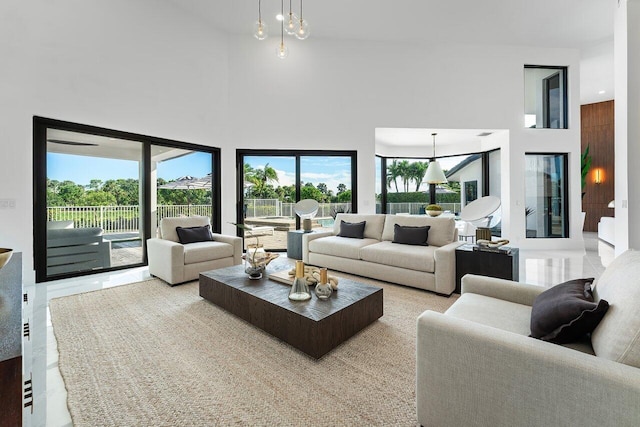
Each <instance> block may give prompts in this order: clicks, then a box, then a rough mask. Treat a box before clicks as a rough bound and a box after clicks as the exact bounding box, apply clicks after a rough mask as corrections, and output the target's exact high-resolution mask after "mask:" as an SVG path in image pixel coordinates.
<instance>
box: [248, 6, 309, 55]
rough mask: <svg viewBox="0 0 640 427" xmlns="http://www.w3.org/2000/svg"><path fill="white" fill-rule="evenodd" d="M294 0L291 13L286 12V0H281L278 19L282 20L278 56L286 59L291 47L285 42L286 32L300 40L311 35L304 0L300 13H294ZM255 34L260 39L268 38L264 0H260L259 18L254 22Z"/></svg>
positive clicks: (290, 7) (290, 8)
mask: <svg viewBox="0 0 640 427" xmlns="http://www.w3.org/2000/svg"><path fill="white" fill-rule="evenodd" d="M292 2H293V0H289V13H287V14H285V12H284V0H280V13H279V14H278V15H276V20H277V21H280V43H279V44H278V46H277V48H276V56H277V57H278V58H280V59H284V58H286V57H287V56H288V55H289V48H288V47H287V46H286V45H285V43H284V35H285V33H286V34H287V35H290V36H295V37H296V38H297V39H298V40H306V39H307V38H308V37H309V30H310V29H309V23H308V22H307V20H306V19H304V18H303V15H302V0H300V14H299V15H296V14H295V13H293V6H292ZM253 36H254V37H255V38H256V39H258V40H264V39H266V38H267V24H266V23H265V21H264V20H263V19H262V0H258V20H257V21H256V23H255V24H254V31H253Z"/></svg>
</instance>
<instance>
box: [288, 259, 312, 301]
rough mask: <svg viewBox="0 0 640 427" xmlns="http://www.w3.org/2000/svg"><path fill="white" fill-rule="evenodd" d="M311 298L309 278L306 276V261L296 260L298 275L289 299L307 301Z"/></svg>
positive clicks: (294, 280)
mask: <svg viewBox="0 0 640 427" xmlns="http://www.w3.org/2000/svg"><path fill="white" fill-rule="evenodd" d="M310 298H311V292H310V291H309V285H308V284H307V279H305V278H304V262H302V261H296V276H295V279H293V284H292V285H291V290H290V291H289V299H290V300H292V301H306V300H308V299H310Z"/></svg>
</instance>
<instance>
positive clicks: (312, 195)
mask: <svg viewBox="0 0 640 427" xmlns="http://www.w3.org/2000/svg"><path fill="white" fill-rule="evenodd" d="M324 196H325V195H324V194H322V192H321V191H320V190H318V189H317V188H316V187H314V186H313V184H312V183H311V182H307V183H306V184H305V185H303V186H302V187H300V200H302V199H313V200H316V201H318V202H322V201H324Z"/></svg>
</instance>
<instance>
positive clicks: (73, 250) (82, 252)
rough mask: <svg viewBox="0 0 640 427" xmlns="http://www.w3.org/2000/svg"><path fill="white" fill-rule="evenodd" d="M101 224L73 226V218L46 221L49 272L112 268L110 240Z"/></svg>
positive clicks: (58, 272)
mask: <svg viewBox="0 0 640 427" xmlns="http://www.w3.org/2000/svg"><path fill="white" fill-rule="evenodd" d="M102 233H103V230H102V228H100V227H86V228H74V223H73V221H50V222H49V224H47V275H49V276H51V275H55V274H64V273H72V272H77V271H87V270H94V269H99V268H108V267H111V242H109V241H106V240H104V239H103V236H102Z"/></svg>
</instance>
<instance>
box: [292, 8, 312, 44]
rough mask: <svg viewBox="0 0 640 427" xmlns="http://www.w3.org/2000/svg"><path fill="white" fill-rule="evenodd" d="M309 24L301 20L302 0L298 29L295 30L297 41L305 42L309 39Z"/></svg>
mask: <svg viewBox="0 0 640 427" xmlns="http://www.w3.org/2000/svg"><path fill="white" fill-rule="evenodd" d="M309 30H310V28H309V23H308V22H307V21H305V20H304V19H303V18H302V0H300V20H299V25H298V28H296V33H295V34H296V38H297V39H298V40H305V39H306V38H307V37H309Z"/></svg>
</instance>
